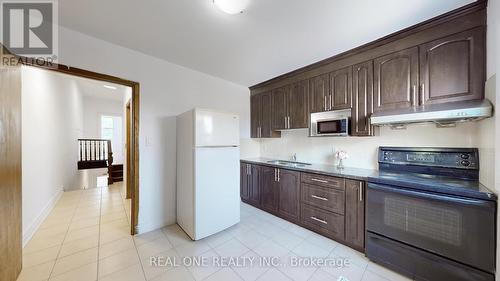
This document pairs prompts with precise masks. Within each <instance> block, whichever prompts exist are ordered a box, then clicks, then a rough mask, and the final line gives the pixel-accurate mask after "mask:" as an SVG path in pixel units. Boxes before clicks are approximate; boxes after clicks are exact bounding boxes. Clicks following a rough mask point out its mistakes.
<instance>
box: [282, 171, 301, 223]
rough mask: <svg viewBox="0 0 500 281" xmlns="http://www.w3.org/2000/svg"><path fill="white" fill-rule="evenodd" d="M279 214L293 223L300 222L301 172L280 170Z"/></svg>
mask: <svg viewBox="0 0 500 281" xmlns="http://www.w3.org/2000/svg"><path fill="white" fill-rule="evenodd" d="M278 188H279V200H278V202H279V203H278V213H279V214H280V215H281V216H282V217H285V218H287V219H288V220H291V221H298V220H299V210H300V172H295V171H291V170H285V169H278Z"/></svg>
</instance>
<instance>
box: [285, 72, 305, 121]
mask: <svg viewBox="0 0 500 281" xmlns="http://www.w3.org/2000/svg"><path fill="white" fill-rule="evenodd" d="M308 99H309V80H304V81H300V82H297V83H295V84H293V85H292V90H291V92H290V95H289V99H288V102H287V104H288V117H287V118H288V120H287V122H288V123H287V128H288V129H300V128H307V127H308V125H309V106H308V105H309V102H308Z"/></svg>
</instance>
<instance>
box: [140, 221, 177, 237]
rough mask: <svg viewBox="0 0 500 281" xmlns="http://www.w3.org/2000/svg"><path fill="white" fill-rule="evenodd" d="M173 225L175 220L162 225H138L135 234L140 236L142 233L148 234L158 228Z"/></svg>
mask: <svg viewBox="0 0 500 281" xmlns="http://www.w3.org/2000/svg"><path fill="white" fill-rule="evenodd" d="M174 223H175V220H173V221H165V222H162V223H147V224H138V225H137V226H136V234H142V233H146V232H150V231H153V230H157V229H160V228H164V227H165V226H169V225H171V224H174Z"/></svg>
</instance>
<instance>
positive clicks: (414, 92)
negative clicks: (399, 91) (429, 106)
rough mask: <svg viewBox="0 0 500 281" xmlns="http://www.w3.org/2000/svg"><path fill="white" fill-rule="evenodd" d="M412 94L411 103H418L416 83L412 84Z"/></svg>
mask: <svg viewBox="0 0 500 281" xmlns="http://www.w3.org/2000/svg"><path fill="white" fill-rule="evenodd" d="M411 90H412V92H413V93H412V96H413V105H418V101H417V85H413V87H412V89H411Z"/></svg>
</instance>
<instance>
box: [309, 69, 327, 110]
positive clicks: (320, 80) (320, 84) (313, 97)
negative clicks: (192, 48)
mask: <svg viewBox="0 0 500 281" xmlns="http://www.w3.org/2000/svg"><path fill="white" fill-rule="evenodd" d="M309 84H310V88H311V90H310V92H309V109H310V112H311V113H314V112H323V111H327V108H328V107H327V99H328V96H329V95H330V81H329V76H328V74H323V75H320V76H316V77H314V78H311V80H310V81H309Z"/></svg>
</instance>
